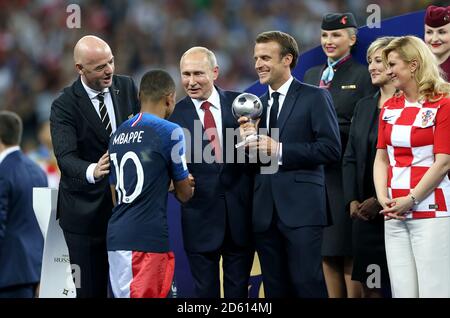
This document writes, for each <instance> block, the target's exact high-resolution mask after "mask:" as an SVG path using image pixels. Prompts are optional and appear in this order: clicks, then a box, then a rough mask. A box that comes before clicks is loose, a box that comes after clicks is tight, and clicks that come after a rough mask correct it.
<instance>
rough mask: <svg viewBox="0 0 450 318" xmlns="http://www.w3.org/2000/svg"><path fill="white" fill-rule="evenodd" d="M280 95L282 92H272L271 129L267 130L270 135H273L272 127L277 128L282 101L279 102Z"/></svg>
mask: <svg viewBox="0 0 450 318" xmlns="http://www.w3.org/2000/svg"><path fill="white" fill-rule="evenodd" d="M279 97H280V93H278V92H273V93H272V98H273V103H272V107H270V117H269V127H268V128H269V129H268V130H267V132H268V135H269V137H270V136H271V135H272V128H277V120H278V110H279V108H280V103H279V102H278V98H279Z"/></svg>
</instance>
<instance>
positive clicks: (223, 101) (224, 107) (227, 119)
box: [216, 87, 238, 162]
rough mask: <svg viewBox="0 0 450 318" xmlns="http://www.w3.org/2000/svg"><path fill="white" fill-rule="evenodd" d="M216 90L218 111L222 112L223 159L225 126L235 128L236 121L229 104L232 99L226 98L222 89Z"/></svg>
mask: <svg viewBox="0 0 450 318" xmlns="http://www.w3.org/2000/svg"><path fill="white" fill-rule="evenodd" d="M216 89H217V91H218V92H219V96H220V112H221V114H222V156H223V161H224V162H225V160H226V158H227V157H226V155H227V154H226V148H227V147H226V145H227V134H226V131H227V128H237V127H238V122H237V119H235V118H234V116H233V113H232V111H231V105H232V103H233V101H232V100H230V99H229V98H227V97H226V96H225V95H224V93H223V91H222V90H221V89H219V88H217V87H216Z"/></svg>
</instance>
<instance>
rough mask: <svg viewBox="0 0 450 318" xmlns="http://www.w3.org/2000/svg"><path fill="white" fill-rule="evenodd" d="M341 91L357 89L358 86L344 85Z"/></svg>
mask: <svg viewBox="0 0 450 318" xmlns="http://www.w3.org/2000/svg"><path fill="white" fill-rule="evenodd" d="M341 89H356V85H355V84H352V85H342V86H341Z"/></svg>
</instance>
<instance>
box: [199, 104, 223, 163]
mask: <svg viewBox="0 0 450 318" xmlns="http://www.w3.org/2000/svg"><path fill="white" fill-rule="evenodd" d="M210 107H211V103H210V102H208V101H204V102H203V104H202V105H201V106H200V108H201V109H203V111H204V112H205V117H204V119H203V126H204V127H205V131H206V135H207V136H208V139H209V142H210V143H211V145H212V147H213V149H214V155H215V157H216V162H221V158H222V154H221V149H220V141H219V134H218V132H217V127H216V122H215V121H214V117H213V114H212V113H211V110H210V109H209V108H210Z"/></svg>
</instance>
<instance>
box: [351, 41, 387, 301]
mask: <svg viewBox="0 0 450 318" xmlns="http://www.w3.org/2000/svg"><path fill="white" fill-rule="evenodd" d="M392 39H393V37H382V38H379V39H377V40H375V41H374V42H373V43H372V44H371V45H370V47H369V49H368V50H367V61H368V63H369V73H370V77H371V79H372V84H373V85H375V86H378V87H379V88H380V89H379V91H378V92H377V93H376V94H375V95H372V96H368V97H365V98H363V99H361V100H360V101H359V102H358V103H357V105H356V108H355V113H354V116H353V119H352V123H351V125H350V134H349V140H348V143H347V148H346V151H345V154H344V158H343V184H344V195H345V202H346V205H347V207H349V209H350V215H351V217H352V218H353V219H354V221H353V235H352V238H353V272H352V279H353V280H357V281H360V282H361V283H362V289H363V290H362V295H363V297H382V293H381V287H384V286H385V284H388V282H389V276H388V270H387V264H386V252H385V248H384V220H383V216H382V215H380V214H379V211H380V210H381V209H382V208H381V206H380V205H379V204H378V202H377V200H376V194H375V188H374V185H373V162H374V160H375V153H376V144H377V134H378V116H379V114H380V109H381V107H382V106H383V104H384V102H385V101H386V100H387V99H388V98H390V97H392V95H393V94H394V92H395V88H394V86H393V85H392V84H391V81H390V78H389V77H388V76H387V75H386V68H385V66H384V65H383V62H382V58H381V51H382V49H383V47H385V46H387V45H388V44H389V42H390V41H391V40H392Z"/></svg>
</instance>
